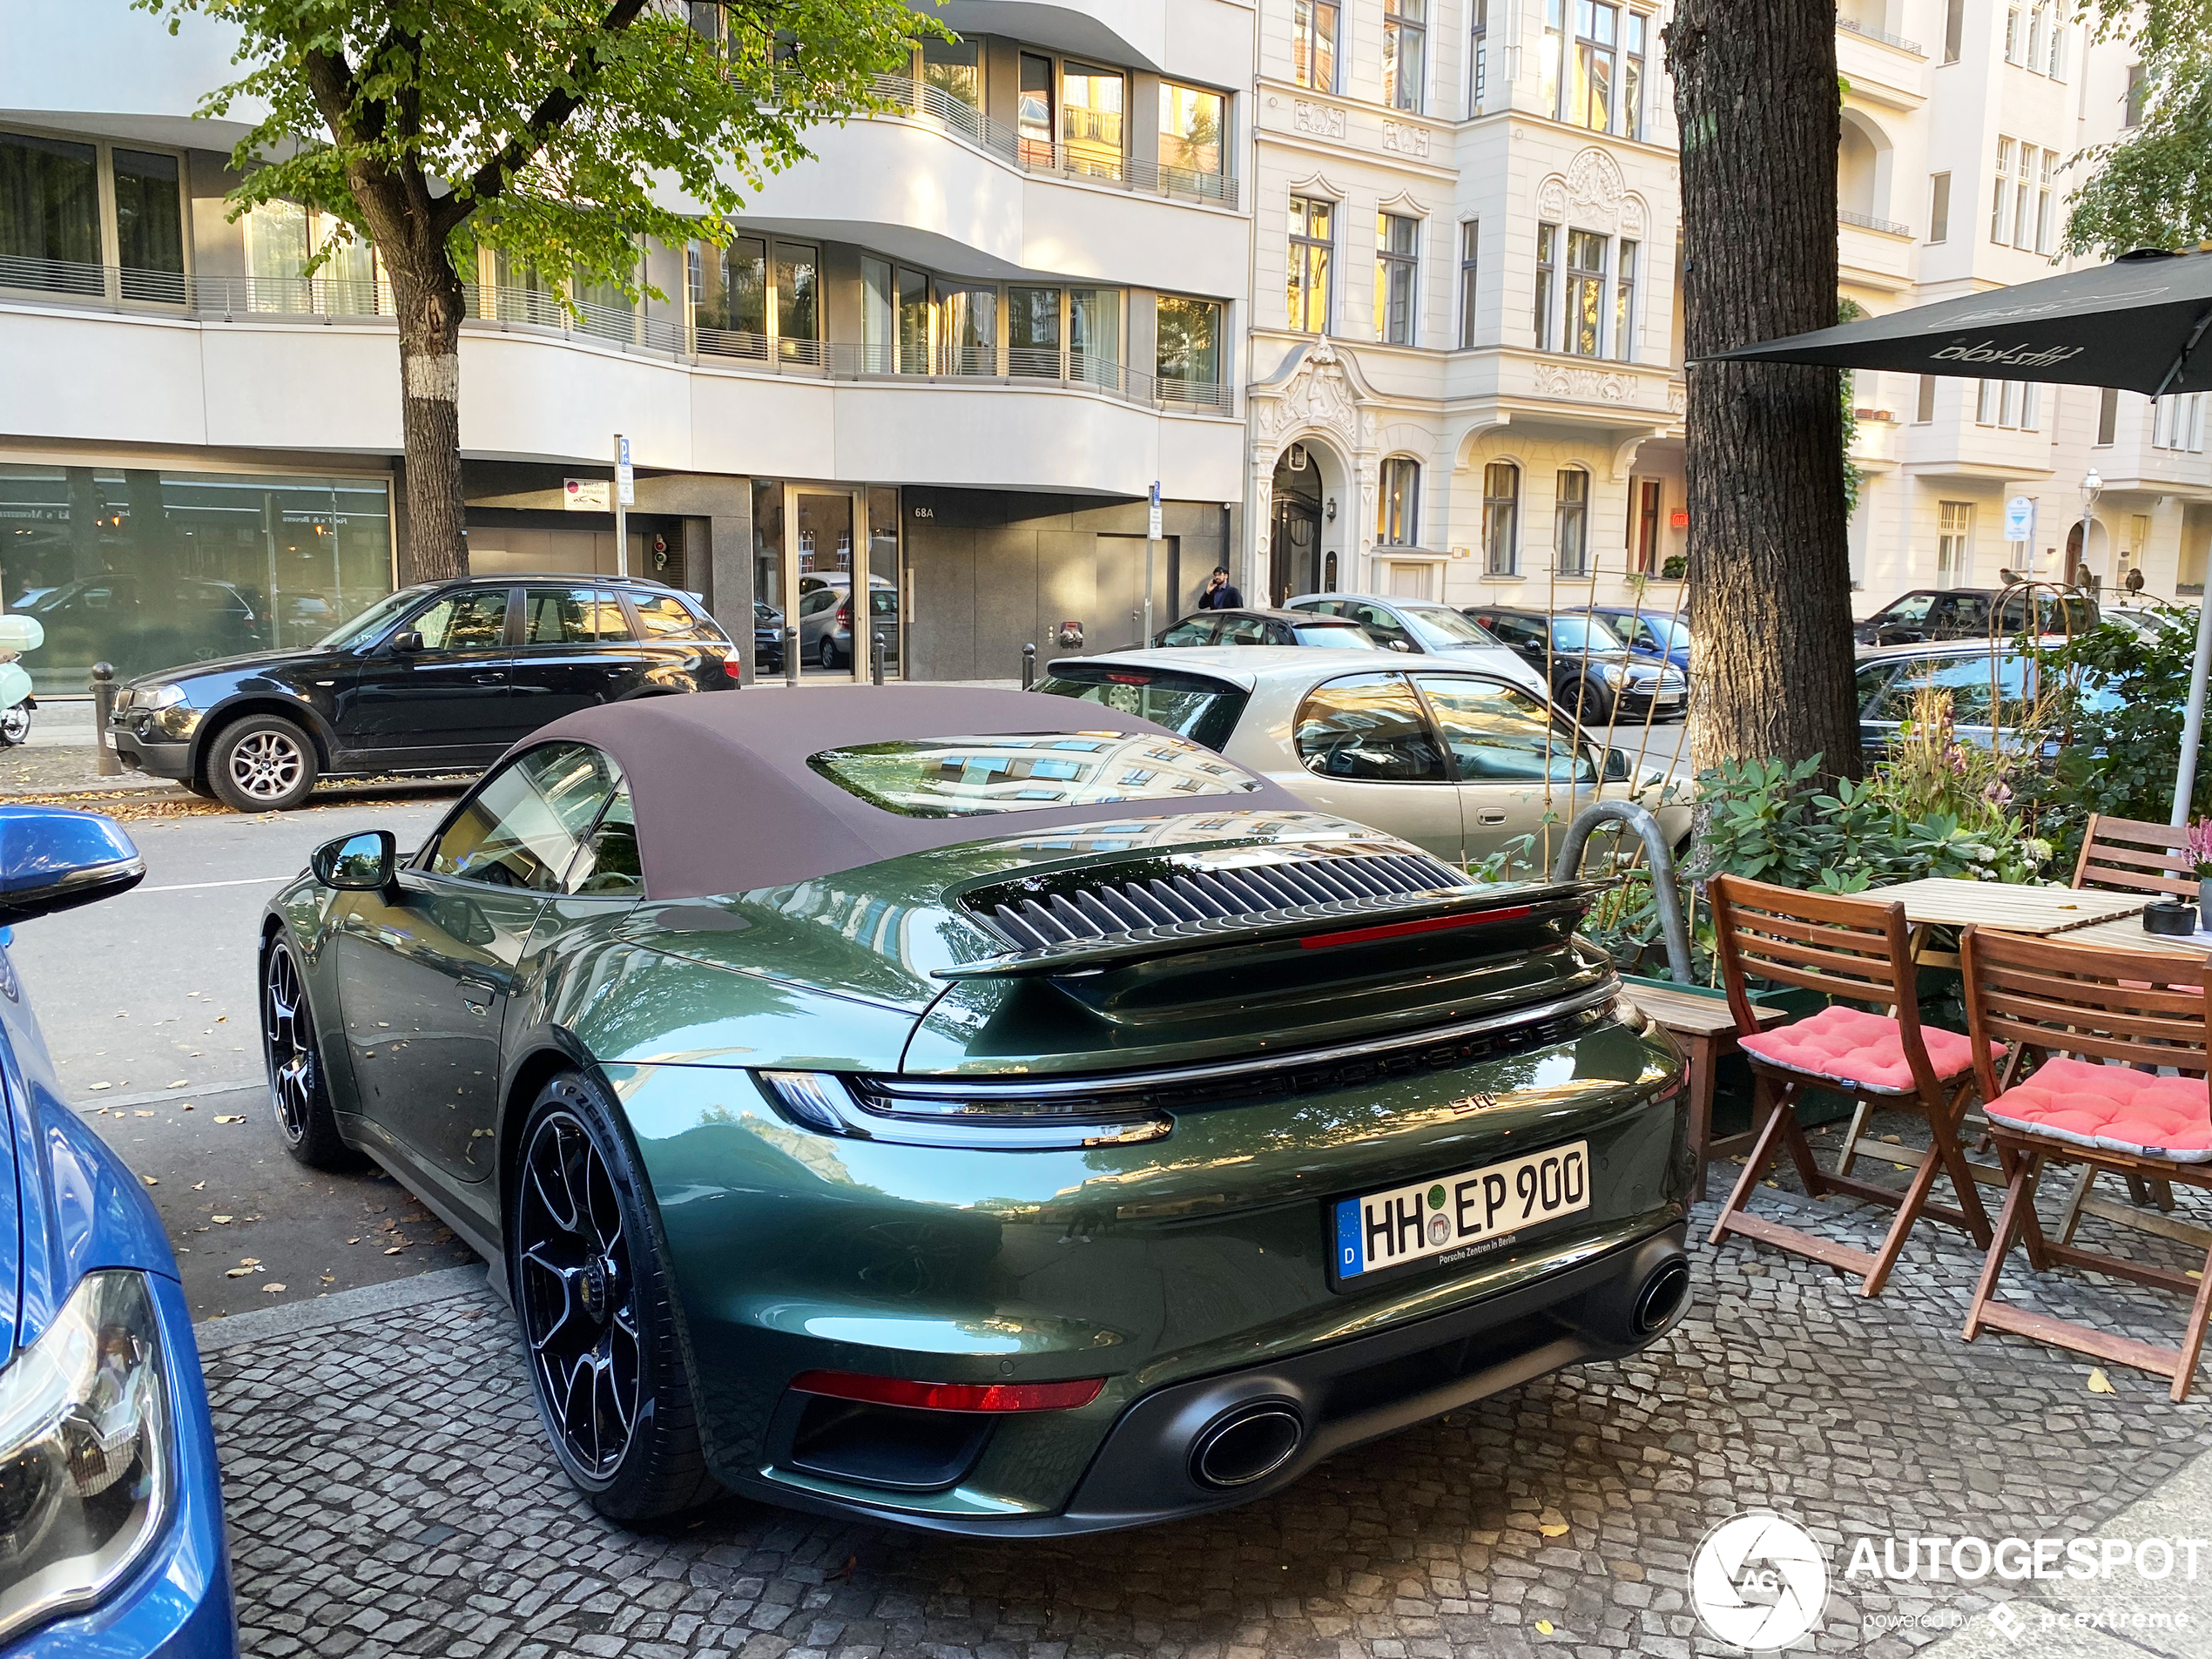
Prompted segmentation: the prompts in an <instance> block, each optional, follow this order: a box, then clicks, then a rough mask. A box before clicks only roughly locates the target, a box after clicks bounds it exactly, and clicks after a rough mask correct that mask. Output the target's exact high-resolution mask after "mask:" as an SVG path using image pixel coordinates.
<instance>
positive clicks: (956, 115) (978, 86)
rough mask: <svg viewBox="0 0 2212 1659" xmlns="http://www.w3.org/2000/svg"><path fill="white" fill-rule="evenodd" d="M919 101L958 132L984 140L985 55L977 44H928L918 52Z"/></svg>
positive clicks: (917, 48)
mask: <svg viewBox="0 0 2212 1659" xmlns="http://www.w3.org/2000/svg"><path fill="white" fill-rule="evenodd" d="M914 79H915V80H916V81H917V82H919V83H920V91H919V92H918V94H917V97H916V102H918V103H919V104H920V105H921V107H922V108H923V109H925V110H926V111H928V112H929V113H930V114H932V115H934V116H935V117H936V118H938V119H939V120H941V121H942V122H944V123H945V125H948V126H949V127H951V128H952V129H953V130H954V132H959V133H961V134H964V135H965V136H967V137H968V138H974V139H978V140H980V139H981V138H982V136H983V55H982V50H981V46H980V45H979V44H977V43H976V42H974V41H973V40H925V41H923V42H922V43H921V45H920V46H918V47H916V48H915V49H914Z"/></svg>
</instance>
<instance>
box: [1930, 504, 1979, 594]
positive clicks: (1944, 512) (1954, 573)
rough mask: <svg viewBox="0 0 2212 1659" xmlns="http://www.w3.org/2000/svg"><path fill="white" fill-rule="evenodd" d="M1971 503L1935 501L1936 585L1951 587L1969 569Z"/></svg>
mask: <svg viewBox="0 0 2212 1659" xmlns="http://www.w3.org/2000/svg"><path fill="white" fill-rule="evenodd" d="M1973 535H1974V504H1973V502H1970V501H1946V502H1938V503H1937V506H1936V586H1938V587H1939V588H1955V587H1958V586H1959V584H1960V583H1963V582H1965V581H1966V579H1967V577H1969V576H1970V575H1972V574H1973V556H1974V550H1973Z"/></svg>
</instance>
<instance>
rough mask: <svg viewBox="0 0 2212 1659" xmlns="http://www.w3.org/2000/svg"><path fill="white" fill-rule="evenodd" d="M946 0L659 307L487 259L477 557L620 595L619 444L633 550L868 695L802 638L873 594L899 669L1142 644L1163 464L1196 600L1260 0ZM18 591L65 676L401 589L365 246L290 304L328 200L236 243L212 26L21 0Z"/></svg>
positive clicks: (4, 257)
mask: <svg viewBox="0 0 2212 1659" xmlns="http://www.w3.org/2000/svg"><path fill="white" fill-rule="evenodd" d="M933 10H934V8H933ZM688 12H689V15H691V17H692V18H693V19H694V22H695V24H703V25H704V26H705V27H707V28H710V29H711V28H712V27H713V26H714V24H713V23H712V21H711V20H712V18H713V17H715V16H716V15H717V10H716V9H715V8H711V7H699V6H693V7H691V8H689V9H688ZM938 15H940V16H941V17H944V18H945V20H946V21H948V23H950V24H953V25H954V27H955V28H957V29H958V30H960V31H961V40H960V42H959V43H958V44H949V45H948V44H931V45H930V46H928V47H927V48H926V49H924V50H922V51H919V52H918V53H917V54H916V57H915V61H914V63H913V64H911V65H909V66H908V70H907V73H905V74H901V75H898V76H893V77H888V78H886V79H885V80H884V81H883V82H882V83H881V84H880V88H879V90H880V91H882V92H884V93H885V94H886V96H887V97H889V98H893V99H894V100H895V102H896V104H897V105H898V106H899V107H898V108H896V109H895V110H894V111H892V112H890V113H888V114H885V115H881V116H878V117H874V118H868V119H864V120H856V121H853V122H852V123H850V124H848V125H844V126H841V127H830V128H825V129H822V130H820V131H819V132H817V133H816V134H815V135H814V137H813V144H814V146H815V148H816V150H817V152H818V158H817V159H816V160H814V161H813V162H810V163H807V164H805V165H801V166H799V167H797V168H794V169H792V171H790V172H786V173H783V174H780V175H779V176H777V177H775V178H773V179H771V180H770V181H769V182H768V183H767V185H766V186H765V188H763V189H761V190H759V191H757V192H753V193H752V197H751V199H750V200H749V202H748V204H747V210H746V212H745V215H744V216H743V219H742V222H741V224H740V225H739V226H738V231H739V234H738V238H737V239H736V240H735V241H733V242H732V243H731V244H730V246H727V247H726V248H717V247H713V246H708V245H706V244H705V243H704V242H698V243H693V244H691V245H690V246H649V247H644V248H641V249H640V260H641V268H642V270H643V272H644V278H645V280H647V281H648V282H649V283H650V284H651V286H652V287H655V288H657V289H658V290H659V291H660V293H661V294H662V295H664V296H665V297H664V298H649V299H648V300H645V301H644V303H642V304H638V305H631V304H630V303H627V302H626V301H625V300H624V299H623V297H622V295H621V294H620V293H619V292H618V291H616V290H613V289H600V290H597V291H590V290H587V291H583V292H579V293H572V294H568V295H556V294H555V293H552V292H550V290H549V288H548V285H547V284H546V283H545V282H544V281H543V280H542V279H540V278H539V277H538V276H537V274H536V273H534V272H532V271H530V270H529V269H527V268H515V267H514V266H512V264H511V262H509V261H507V260H499V259H494V258H491V257H489V256H487V257H486V258H485V259H484V260H483V261H482V267H481V269H480V270H479V272H478V273H477V278H478V280H477V284H476V287H475V290H474V292H473V294H472V309H473V313H474V315H473V317H472V320H470V321H469V323H468V324H466V325H465V326H464V328H463V331H462V449H463V458H464V469H465V474H466V483H467V489H468V492H469V545H470V563H471V567H472V569H474V570H476V571H478V572H494V573H496V572H498V571H500V570H524V569H528V570H567V571H572V572H574V573H576V575H577V577H578V579H579V581H580V582H588V580H589V578H590V577H591V576H592V575H594V574H597V573H606V572H610V571H612V570H614V569H615V568H616V566H617V563H618V562H620V552H619V551H618V550H617V548H616V546H615V543H614V529H615V526H614V520H613V517H612V515H611V512H610V510H609V509H610V502H608V501H607V500H606V497H605V494H604V485H605V483H606V482H607V481H608V479H609V478H610V473H611V462H612V447H613V442H614V437H615V435H616V434H617V433H620V434H624V435H627V437H628V438H629V441H630V444H631V454H632V459H633V462H634V464H635V466H636V468H637V502H636V506H635V509H634V510H633V511H632V512H631V515H630V516H629V519H628V526H627V529H628V543H629V545H628V547H627V550H626V556H627V558H626V562H627V564H628V566H629V568H630V569H631V570H632V571H634V572H637V573H640V574H647V575H655V576H659V577H664V579H666V580H668V581H670V582H671V583H677V584H678V585H681V586H683V587H685V588H688V589H691V590H695V591H698V592H699V593H701V594H703V595H705V597H706V598H707V599H708V602H709V603H710V604H711V606H712V608H713V610H715V612H716V614H717V615H718V617H720V619H721V620H722V622H723V623H724V624H725V627H728V628H729V629H731V630H732V632H733V634H735V637H739V638H742V637H745V636H744V635H743V634H742V633H741V632H738V630H741V629H745V628H749V627H752V626H754V625H755V624H756V622H758V623H759V624H761V625H763V626H764V627H767V626H792V627H795V628H798V629H799V631H800V633H801V636H802V645H803V654H804V656H805V659H806V660H805V664H804V671H805V673H806V677H807V678H824V679H829V678H846V679H849V678H853V676H855V675H860V674H865V673H866V672H867V668H868V664H867V661H866V659H865V654H864V652H863V653H861V660H860V661H857V662H856V661H854V660H853V655H854V653H853V652H852V651H850V649H849V647H848V649H847V650H846V651H845V652H844V653H843V654H842V655H840V652H839V651H838V649H837V646H836V637H837V636H836V634H835V632H834V631H833V630H832V629H830V628H828V627H826V626H821V625H816V626H813V627H808V626H807V625H806V624H808V622H809V620H810V619H813V620H815V621H816V622H817V623H818V624H819V613H821V612H822V611H824V610H826V609H834V608H839V607H843V606H846V605H848V604H852V603H853V596H854V595H855V594H856V593H859V592H866V593H867V594H868V596H869V597H868V600H867V610H869V612H870V613H871V623H872V624H873V626H875V627H877V628H881V629H883V630H884V631H886V632H887V634H888V635H889V637H890V638H891V641H892V652H891V662H890V664H889V666H890V671H891V672H892V673H894V674H898V673H901V672H904V673H907V674H912V675H914V676H917V677H924V678H950V679H964V678H1010V677H1012V676H1014V675H1015V674H1018V673H1019V672H1020V671H1021V664H1022V647H1023V645H1025V644H1028V643H1031V642H1035V643H1036V644H1037V645H1038V647H1039V649H1040V652H1041V654H1046V655H1049V654H1052V653H1055V652H1057V651H1060V650H1061V649H1062V645H1061V643H1060V642H1061V641H1062V640H1063V639H1066V640H1069V641H1071V642H1072V641H1075V640H1077V639H1080V640H1081V641H1082V644H1083V645H1084V646H1085V647H1087V648H1089V649H1097V648H1099V647H1101V646H1113V645H1123V644H1129V643H1130V642H1131V640H1132V639H1133V638H1134V637H1135V636H1134V628H1135V626H1136V624H1135V621H1134V620H1133V619H1134V618H1136V617H1138V616H1139V615H1140V614H1141V611H1142V610H1143V594H1142V593H1141V592H1140V591H1139V589H1140V587H1141V585H1142V583H1143V572H1144V570H1145V569H1146V565H1147V560H1146V556H1145V555H1146V543H1147V534H1146V533H1147V529H1148V528H1149V526H1148V523H1147V520H1148V513H1147V505H1146V500H1145V497H1146V495H1147V492H1148V491H1149V490H1150V488H1151V486H1152V485H1153V484H1154V483H1155V482H1157V483H1158V484H1159V486H1160V488H1161V491H1162V494H1163V497H1164V504H1163V511H1162V515H1161V516H1162V521H1163V522H1162V525H1161V529H1162V532H1163V535H1162V539H1161V541H1160V542H1159V543H1158V545H1157V549H1156V550H1155V557H1154V558H1153V560H1152V561H1151V563H1152V567H1153V569H1154V570H1155V572H1156V576H1155V581H1154V589H1155V590H1154V594H1153V603H1154V607H1155V610H1156V614H1159V615H1164V616H1168V617H1171V616H1173V615H1174V614H1175V613H1176V612H1177V610H1179V609H1182V608H1184V607H1186V606H1187V605H1188V604H1190V601H1191V600H1192V598H1193V597H1195V595H1196V594H1197V591H1198V590H1199V589H1200V588H1201V587H1202V586H1203V584H1204V578H1205V576H1206V573H1207V572H1209V571H1210V570H1211V569H1212V568H1213V566H1214V564H1215V563H1216V562H1217V560H1219V559H1220V558H1222V557H1224V556H1227V555H1228V554H1229V552H1230V550H1231V548H1232V547H1233V546H1234V545H1235V544H1236V543H1237V541H1238V539H1239V538H1240V534H1241V533H1240V531H1239V529H1238V519H1239V516H1240V514H1241V511H1242V502H1243V497H1244V477H1245V472H1246V468H1245V464H1244V447H1245V439H1244V424H1243V418H1242V415H1243V411H1242V405H1241V399H1240V397H1239V395H1238V387H1239V385H1240V383H1241V381H1243V380H1244V378H1245V376H1244V368H1243V364H1242V362H1241V354H1240V350H1239V342H1240V341H1241V339H1242V335H1243V331H1244V307H1245V305H1246V296H1247V295H1248V294H1249V293H1250V292H1251V264H1250V260H1251V235H1252V227H1251V210H1250V205H1249V200H1248V194H1247V191H1246V187H1245V184H1244V177H1243V172H1244V167H1243V155H1244V149H1245V145H1244V142H1243V140H1242V138H1241V134H1242V133H1243V131H1244V125H1245V123H1246V122H1247V121H1248V120H1249V118H1250V116H1249V104H1250V100H1251V93H1250V88H1251V84H1252V73H1253V68H1254V64H1253V60H1252V47H1253V41H1254V38H1255V30H1254V25H1253V14H1252V11H1251V5H1250V3H1249V0H1088V3H1082V4H1053V3H1033V0H955V3H953V4H950V5H948V6H946V7H944V8H943V9H942V10H941V11H939V12H938ZM0 40H5V41H6V42H7V43H8V44H7V50H6V51H4V52H0V600H3V601H4V602H5V603H6V604H8V605H9V607H10V608H11V609H12V608H15V607H17V606H19V605H22V604H31V605H33V606H34V607H35V608H36V609H37V613H38V614H39V615H40V616H41V617H42V618H43V619H44V622H45V624H46V627H47V640H48V643H47V645H46V647H45V648H44V650H43V651H40V652H38V653H36V654H34V656H33V657H32V658H30V659H29V664H28V665H29V666H30V667H31V668H32V669H33V671H34V674H35V676H36V678H37V683H38V685H39V688H40V689H41V690H42V691H81V690H82V689H83V687H84V677H85V672H86V670H87V669H88V667H89V666H90V664H91V662H92V661H94V660H95V659H96V658H105V659H107V660H109V661H111V662H113V663H114V664H116V665H117V666H118V668H119V669H120V670H122V671H125V672H126V673H127V672H132V671H141V670H147V669H153V668H158V667H160V666H163V665H165V664H169V663H172V662H177V661H181V660H186V659H189V658H193V657H205V656H209V655H214V654H217V653H219V652H225V651H237V650H245V649H251V648H253V647H255V646H266V645H287V646H288V645H293V644H301V643H306V642H308V641H311V640H313V639H314V638H316V637H319V636H320V635H321V634H322V633H324V632H326V631H328V630H329V629H330V628H331V627H332V626H333V625H334V624H335V623H336V622H338V621H339V620H341V618H342V617H344V616H346V615H347V614H350V613H351V612H353V611H354V610H359V609H361V607H362V606H363V605H365V604H367V603H368V602H369V601H370V600H372V599H374V597H379V596H381V594H383V593H384V592H387V591H388V590H390V589H391V587H392V586H393V585H394V584H395V583H401V582H404V581H406V580H407V579H408V575H409V567H408V552H407V534H406V524H405V523H404V510H403V508H404V491H403V490H401V489H399V488H397V485H398V482H399V479H400V475H401V466H402V464H403V463H402V460H401V449H402V445H401V437H400V405H399V388H398V373H397V366H396V365H397V347H396V341H395V334H394V331H393V327H392V323H391V320H390V314H391V309H392V307H391V296H390V293H389V289H388V285H387V284H386V283H385V282H384V281H383V280H382V277H381V273H380V271H379V269H378V267H377V265H376V261H375V259H374V254H373V253H371V252H370V251H368V250H367V249H358V250H354V251H353V252H352V253H349V254H348V255H347V256H346V257H344V258H342V259H341V260H337V261H335V262H334V263H333V264H331V265H330V266H327V267H326V268H325V269H324V270H323V271H322V272H321V273H320V274H319V275H318V276H317V277H316V278H315V279H314V280H304V279H303V278H302V276H301V274H300V273H301V267H302V265H303V262H304V260H306V258H307V254H308V253H309V252H310V250H312V249H314V248H316V247H319V246H321V244H322V241H323V239H325V238H326V237H327V234H328V232H329V227H328V226H327V225H325V224H323V223H322V222H320V219H319V217H318V216H317V215H314V214H312V213H309V212H305V211H303V210H301V209H299V208H293V207H287V206H282V205H280V206H275V207H273V208H269V209H261V210H256V211H255V212H253V213H252V214H250V215H248V216H246V218H244V219H241V220H237V221H233V220H232V219H230V218H229V216H228V212H227V210H226V204H225V201H224V199H223V198H224V193H225V192H226V190H227V189H228V188H229V187H230V186H231V185H233V184H234V183H235V178H234V175H233V174H232V173H231V172H230V171H229V169H228V165H227V161H226V156H227V152H229V150H230V148H231V146H232V145H233V143H234V142H235V140H236V139H237V138H238V137H239V135H240V134H241V133H242V132H243V131H244V130H245V129H244V128H243V127H242V126H240V125H236V124H233V123H230V122H225V121H212V120H206V119H202V118H199V117H197V116H196V115H195V114H194V107H195V105H196V104H197V102H198V100H199V96H200V95H201V94H202V93H203V92H204V91H206V90H208V89H209V88H211V87H213V86H215V85H217V84H221V83H222V82H224V81H226V80H227V79H228V78H231V76H232V75H233V73H234V71H233V67H232V65H231V64H230V63H229V58H230V56H231V51H232V44H233V43H232V40H231V38H230V37H228V36H227V35H226V34H225V33H224V32H223V31H222V30H219V29H217V28H215V27H213V26H212V25H210V24H206V22H205V20H202V19H187V20H186V24H185V27H184V28H183V30H181V31H180V32H179V34H178V35H177V36H176V37H171V36H170V35H169V34H168V32H167V31H166V29H165V26H164V24H163V23H162V21H161V20H160V19H158V18H156V17H150V16H148V15H147V14H145V12H143V11H136V10H132V8H131V6H130V4H129V0H0ZM564 299H565V300H568V301H570V306H564V305H563V300H564ZM571 307H572V308H571ZM846 637H848V638H849V637H852V636H851V635H850V634H848V635H846ZM862 637H865V635H863V636H862ZM799 670H800V665H799V663H798V662H796V661H794V662H793V663H792V664H791V667H790V671H791V672H792V673H794V674H796V673H798V672H799Z"/></svg>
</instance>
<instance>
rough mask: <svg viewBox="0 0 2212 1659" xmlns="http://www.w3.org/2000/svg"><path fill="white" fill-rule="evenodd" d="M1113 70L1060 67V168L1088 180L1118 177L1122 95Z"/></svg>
mask: <svg viewBox="0 0 2212 1659" xmlns="http://www.w3.org/2000/svg"><path fill="white" fill-rule="evenodd" d="M1126 90H1127V89H1126V86H1125V84H1124V83H1123V78H1122V72H1121V71H1119V70H1116V69H1091V68H1089V67H1088V66H1086V65H1084V64H1078V63H1075V62H1072V61H1070V62H1069V63H1065V64H1062V65H1061V66H1060V143H1061V160H1062V165H1064V166H1066V167H1067V168H1068V170H1069V172H1075V173H1078V174H1082V175H1083V176H1085V177H1087V178H1091V179H1119V178H1120V177H1121V176H1122V109H1123V92H1124V91H1126Z"/></svg>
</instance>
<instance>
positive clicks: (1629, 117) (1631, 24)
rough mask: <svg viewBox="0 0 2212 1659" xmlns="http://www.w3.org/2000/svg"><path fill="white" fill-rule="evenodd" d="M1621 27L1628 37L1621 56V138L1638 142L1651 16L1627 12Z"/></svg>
mask: <svg viewBox="0 0 2212 1659" xmlns="http://www.w3.org/2000/svg"><path fill="white" fill-rule="evenodd" d="M1624 27H1625V28H1626V29H1627V30H1628V37H1627V38H1626V39H1625V40H1624V41H1623V42H1622V54H1621V100H1620V101H1621V136H1622V138H1642V137H1643V136H1644V133H1643V59H1644V55H1645V52H1646V51H1647V50H1648V45H1647V43H1648V42H1649V37H1650V32H1651V14H1650V13H1649V12H1648V11H1638V10H1635V9H1634V8H1633V7H1631V8H1630V9H1629V14H1628V17H1627V18H1626V19H1625V20H1624Z"/></svg>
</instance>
